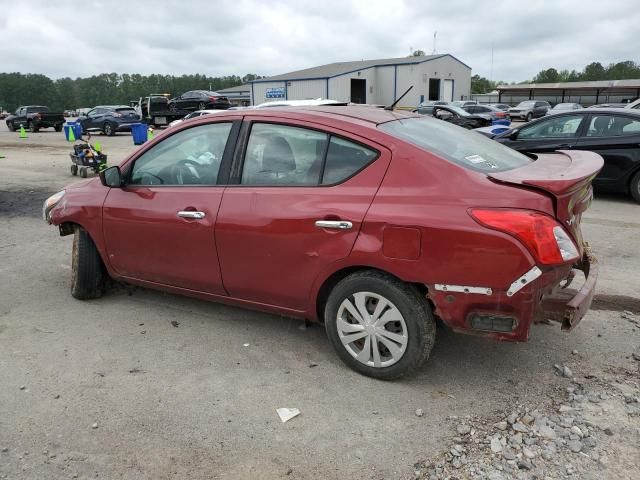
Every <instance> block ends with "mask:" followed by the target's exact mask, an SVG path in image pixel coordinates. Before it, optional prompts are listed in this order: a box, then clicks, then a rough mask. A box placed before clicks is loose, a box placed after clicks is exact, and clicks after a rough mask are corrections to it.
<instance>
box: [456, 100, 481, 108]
mask: <svg viewBox="0 0 640 480" xmlns="http://www.w3.org/2000/svg"><path fill="white" fill-rule="evenodd" d="M450 105H453V106H454V107H460V108H463V107H466V106H467V105H478V102H476V101H475V100H456V101H455V102H451V103H450Z"/></svg>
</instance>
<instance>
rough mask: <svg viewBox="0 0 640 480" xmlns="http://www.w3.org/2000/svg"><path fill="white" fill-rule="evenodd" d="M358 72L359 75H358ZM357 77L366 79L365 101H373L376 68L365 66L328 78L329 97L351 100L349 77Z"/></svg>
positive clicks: (342, 100)
mask: <svg viewBox="0 0 640 480" xmlns="http://www.w3.org/2000/svg"><path fill="white" fill-rule="evenodd" d="M358 74H359V75H358ZM352 78H358V79H364V80H366V81H367V88H366V92H367V103H375V102H374V99H375V91H376V83H377V81H376V68H366V69H364V70H358V71H357V72H352V73H347V74H345V75H340V76H339V77H333V78H330V79H329V98H330V99H331V100H337V101H338V102H350V101H351V79H352Z"/></svg>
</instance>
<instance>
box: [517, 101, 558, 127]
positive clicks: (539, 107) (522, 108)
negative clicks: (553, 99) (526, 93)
mask: <svg viewBox="0 0 640 480" xmlns="http://www.w3.org/2000/svg"><path fill="white" fill-rule="evenodd" d="M550 109H551V105H549V102H545V101H540V100H525V101H524V102H520V103H519V104H518V105H516V106H515V107H513V108H510V109H509V117H510V118H511V120H514V119H516V120H525V121H527V122H528V121H530V120H531V119H532V118H540V117H544V115H545V114H546V113H547V111H548V110H550Z"/></svg>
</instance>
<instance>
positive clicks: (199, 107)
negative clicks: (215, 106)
mask: <svg viewBox="0 0 640 480" xmlns="http://www.w3.org/2000/svg"><path fill="white" fill-rule="evenodd" d="M205 108H207V105H206V103H204V102H200V103H199V104H198V110H204V109H205Z"/></svg>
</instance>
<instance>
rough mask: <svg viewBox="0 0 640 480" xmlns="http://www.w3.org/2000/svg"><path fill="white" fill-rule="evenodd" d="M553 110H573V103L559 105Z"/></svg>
mask: <svg viewBox="0 0 640 480" xmlns="http://www.w3.org/2000/svg"><path fill="white" fill-rule="evenodd" d="M553 109H554V110H573V103H559V104H558V105H556V106H555V107H553Z"/></svg>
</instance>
